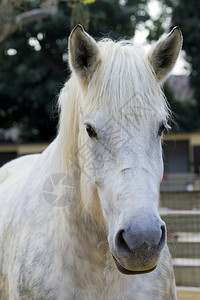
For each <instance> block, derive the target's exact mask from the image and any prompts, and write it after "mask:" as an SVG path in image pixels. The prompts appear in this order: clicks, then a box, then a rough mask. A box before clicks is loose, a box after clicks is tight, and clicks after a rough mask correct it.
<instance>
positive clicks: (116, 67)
mask: <svg viewBox="0 0 200 300" xmlns="http://www.w3.org/2000/svg"><path fill="white" fill-rule="evenodd" d="M98 46H99V49H100V56H101V63H100V65H99V67H98V68H97V70H96V72H95V73H94V75H93V77H92V79H91V81H90V83H89V85H88V87H87V91H86V90H85V88H83V87H82V86H81V83H80V81H79V79H78V78H77V76H76V74H73V73H72V75H71V78H70V80H69V81H68V82H67V83H66V85H65V87H64V88H63V90H62V91H61V94H60V97H59V106H60V108H61V117H60V128H59V137H60V140H61V143H62V145H65V147H66V148H65V149H64V153H63V156H64V157H65V158H66V157H72V156H73V153H74V151H75V148H76V142H75V141H76V140H77V134H78V132H79V115H80V107H84V112H85V113H86V114H87V115H88V116H89V115H90V114H91V113H92V111H96V110H98V109H102V108H103V109H104V110H107V111H108V113H109V114H110V115H112V116H114V117H116V118H119V114H121V113H122V112H123V114H126V112H128V113H130V112H132V113H133V114H139V115H140V114H141V113H142V114H143V115H145V117H148V116H149V117H151V116H152V115H153V114H158V115H160V118H161V119H165V118H168V116H169V108H168V105H167V101H166V99H165V97H164V94H163V92H162V89H161V87H160V85H159V83H158V82H157V80H156V77H155V75H154V74H153V70H152V68H151V66H150V63H149V61H148V59H147V58H146V54H145V53H144V51H143V49H142V48H140V47H138V46H135V45H133V44H132V43H131V42H129V41H119V42H113V41H111V40H108V39H105V40H102V41H100V42H99V43H98ZM86 92H87V93H86ZM66 164H67V165H69V164H68V163H67V162H64V165H66Z"/></svg>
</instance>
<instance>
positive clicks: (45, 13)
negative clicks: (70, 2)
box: [0, 6, 57, 42]
mask: <svg viewBox="0 0 200 300" xmlns="http://www.w3.org/2000/svg"><path fill="white" fill-rule="evenodd" d="M56 11H57V6H52V7H48V8H44V9H43V8H38V9H33V10H30V11H26V12H24V13H21V14H19V15H17V16H16V17H14V18H13V19H12V20H9V21H8V22H7V23H6V24H4V25H3V26H1V28H0V42H2V41H3V40H5V39H6V38H8V37H9V36H10V35H12V34H13V33H14V32H16V31H17V30H19V29H21V28H22V27H23V26H24V25H28V24H31V23H33V22H37V21H40V20H42V19H46V18H48V17H50V16H52V15H54V14H55V13H56Z"/></svg>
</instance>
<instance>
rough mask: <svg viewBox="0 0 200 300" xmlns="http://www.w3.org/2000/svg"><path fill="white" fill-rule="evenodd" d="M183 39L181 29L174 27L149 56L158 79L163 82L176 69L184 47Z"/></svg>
mask: <svg viewBox="0 0 200 300" xmlns="http://www.w3.org/2000/svg"><path fill="white" fill-rule="evenodd" d="M182 42H183V37H182V33H181V30H180V29H179V27H174V28H173V29H172V31H171V32H170V33H169V34H168V35H167V36H166V37H165V38H164V39H160V40H159V41H158V43H157V44H156V45H155V47H153V49H152V50H151V51H150V53H149V55H148V59H149V62H150V64H151V66H152V67H153V70H154V72H155V75H156V78H157V80H158V81H162V80H163V79H165V77H166V76H167V75H168V73H169V72H170V71H171V70H172V68H173V67H174V65H175V63H176V60H177V57H178V55H179V53H180V50H181V47H182Z"/></svg>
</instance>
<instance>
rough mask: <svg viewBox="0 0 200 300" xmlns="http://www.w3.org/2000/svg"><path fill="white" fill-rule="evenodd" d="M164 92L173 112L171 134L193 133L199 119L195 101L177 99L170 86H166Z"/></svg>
mask: <svg viewBox="0 0 200 300" xmlns="http://www.w3.org/2000/svg"><path fill="white" fill-rule="evenodd" d="M164 92H165V95H166V97H167V100H168V102H169V105H170V108H171V110H172V122H171V124H170V126H171V132H173V133H178V132H192V131H194V127H196V126H197V123H198V117H197V111H196V102H195V101H194V100H191V99H188V100H182V101H180V100H179V99H176V98H175V97H174V93H173V91H172V89H171V88H170V86H169V85H168V84H167V83H166V84H165V85H164Z"/></svg>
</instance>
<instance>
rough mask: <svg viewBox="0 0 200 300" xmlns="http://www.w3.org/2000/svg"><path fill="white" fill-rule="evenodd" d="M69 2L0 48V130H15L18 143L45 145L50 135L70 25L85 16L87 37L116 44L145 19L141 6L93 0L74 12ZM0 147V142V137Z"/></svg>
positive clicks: (138, 0)
mask: <svg viewBox="0 0 200 300" xmlns="http://www.w3.org/2000/svg"><path fill="white" fill-rule="evenodd" d="M69 2H70V1H62V2H60V3H59V5H58V11H57V13H56V14H55V15H53V16H52V17H50V18H49V19H45V20H43V21H41V22H36V23H32V24H31V25H28V26H26V27H23V28H22V29H21V31H18V32H16V33H15V34H14V35H13V36H11V37H10V38H9V39H7V40H5V41H4V42H3V43H1V44H0V65H1V71H0V127H1V128H4V129H9V128H12V127H17V128H19V130H20V138H19V140H18V141H23V142H24V141H50V140H51V139H52V138H53V137H54V136H55V134H56V125H57V113H54V111H57V109H56V101H57V96H56V95H57V94H58V92H59V90H60V88H61V87H62V85H63V83H64V82H65V81H66V79H67V77H68V76H69V70H68V68H67V65H66V62H65V61H64V60H63V57H64V56H66V52H67V37H68V36H69V34H70V30H71V29H70V24H72V23H73V24H74V22H75V21H74V20H76V23H83V22H81V21H83V16H84V14H86V15H85V16H87V18H86V19H87V20H86V27H88V31H89V33H90V34H91V35H93V36H95V37H102V36H105V34H107V33H109V37H112V38H114V39H118V38H121V37H123V36H126V37H132V36H133V35H134V32H135V28H136V24H137V23H138V22H141V21H145V20H146V19H148V14H147V12H146V4H147V0H134V1H133V0H130V1H124V4H120V2H119V1H117V0H109V1H108V0H96V1H95V2H94V3H92V4H90V5H88V6H86V5H85V4H86V1H82V2H83V3H80V1H79V3H78V4H77V3H76V6H75V7H74V5H69ZM71 2H72V4H73V3H74V1H71ZM86 8H87V10H86ZM11 49H13V50H12V51H13V53H12V54H14V55H10V51H11ZM64 54H65V55H64ZM52 106H53V107H54V108H53V110H52ZM0 141H1V142H6V140H5V136H3V135H2V133H1V132H0Z"/></svg>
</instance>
